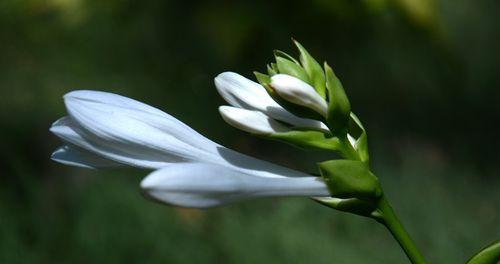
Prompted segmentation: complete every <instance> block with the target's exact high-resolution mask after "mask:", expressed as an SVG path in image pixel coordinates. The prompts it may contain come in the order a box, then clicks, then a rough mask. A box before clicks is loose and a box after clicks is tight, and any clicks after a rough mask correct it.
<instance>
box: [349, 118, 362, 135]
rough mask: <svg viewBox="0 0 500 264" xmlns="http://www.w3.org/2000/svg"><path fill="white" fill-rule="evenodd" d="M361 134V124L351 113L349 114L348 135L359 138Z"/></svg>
mask: <svg viewBox="0 0 500 264" xmlns="http://www.w3.org/2000/svg"><path fill="white" fill-rule="evenodd" d="M363 132H365V128H364V127H363V124H362V123H361V121H360V120H359V118H358V117H357V116H356V115H355V114H354V113H353V112H351V114H350V118H349V134H350V135H351V136H353V137H354V138H359V137H360V136H361V134H363Z"/></svg>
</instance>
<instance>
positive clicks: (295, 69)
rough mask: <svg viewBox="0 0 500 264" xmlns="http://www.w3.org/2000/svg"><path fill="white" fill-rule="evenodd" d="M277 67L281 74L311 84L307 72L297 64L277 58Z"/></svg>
mask: <svg viewBox="0 0 500 264" xmlns="http://www.w3.org/2000/svg"><path fill="white" fill-rule="evenodd" d="M276 65H277V66H278V70H279V73H283V74H288V75H290V76H293V77H295V78H298V79H300V80H302V81H304V82H306V83H309V77H308V76H307V73H306V71H305V70H304V69H303V68H302V67H301V66H300V65H297V64H295V62H293V61H291V60H288V59H286V58H283V57H279V56H276Z"/></svg>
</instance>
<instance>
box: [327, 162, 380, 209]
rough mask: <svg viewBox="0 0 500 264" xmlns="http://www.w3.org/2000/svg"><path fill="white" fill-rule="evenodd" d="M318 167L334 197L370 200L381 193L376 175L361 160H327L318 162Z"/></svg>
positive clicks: (376, 197)
mask: <svg viewBox="0 0 500 264" xmlns="http://www.w3.org/2000/svg"><path fill="white" fill-rule="evenodd" d="M318 167H319V169H320V172H321V176H322V177H323V180H324V181H325V183H326V185H327V186H328V188H329V190H330V193H331V194H332V196H334V197H338V198H358V199H360V200H368V201H370V200H376V199H378V198H379V197H380V196H381V195H382V189H381V187H380V184H379V182H378V179H377V177H376V176H375V175H374V174H373V173H372V172H371V171H370V169H369V168H368V166H367V165H366V164H365V163H363V162H361V161H354V160H329V161H325V162H321V163H319V164H318Z"/></svg>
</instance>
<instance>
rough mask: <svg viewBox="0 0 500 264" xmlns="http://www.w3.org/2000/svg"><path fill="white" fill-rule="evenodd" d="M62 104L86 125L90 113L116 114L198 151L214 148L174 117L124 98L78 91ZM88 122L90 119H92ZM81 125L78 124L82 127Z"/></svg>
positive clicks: (66, 96) (75, 118) (76, 119)
mask: <svg viewBox="0 0 500 264" xmlns="http://www.w3.org/2000/svg"><path fill="white" fill-rule="evenodd" d="M64 101H65V104H66V108H67V109H68V112H69V113H70V115H71V113H75V114H76V116H75V117H73V118H74V120H75V121H77V122H79V123H80V122H83V123H84V124H85V123H89V122H85V121H84V120H81V119H85V117H87V119H88V118H89V116H88V115H89V114H93V113H97V112H101V113H106V114H107V116H106V117H113V115H115V114H117V115H119V116H120V117H122V118H130V119H136V120H141V121H142V122H143V123H147V124H148V125H150V126H152V127H154V128H156V129H158V130H160V131H162V132H165V133H168V134H169V135H172V136H173V137H175V138H176V139H178V140H180V141H182V142H186V143H190V144H191V145H193V146H196V147H197V148H200V147H201V148H204V147H206V148H207V149H206V150H207V151H213V150H214V148H215V147H214V143H213V142H212V141H210V140H209V139H207V138H205V137H204V136H202V135H200V134H199V133H198V132H196V131H195V130H194V129H192V128H191V127H189V126H188V125H186V124H184V123H183V122H181V121H179V120H178V119H176V118H175V117H173V116H171V115H169V114H167V113H165V112H163V111H161V110H159V109H157V108H154V107H152V106H149V105H147V104H144V103H142V102H139V101H137V100H134V99H131V98H128V97H125V96H121V95H117V94H112V93H107V92H101V91H90V90H79V91H72V92H70V93H67V94H66V95H64ZM78 110H83V112H81V113H78ZM85 110H88V111H85ZM89 112H93V113H89ZM85 113H87V115H85ZM78 114H79V115H78ZM78 117H80V118H78ZM90 119H92V117H91V116H90ZM115 123H117V122H115ZM84 124H81V125H83V126H84V127H85V125H84ZM90 125H91V126H92V125H93V124H92V122H90ZM207 143H208V144H207Z"/></svg>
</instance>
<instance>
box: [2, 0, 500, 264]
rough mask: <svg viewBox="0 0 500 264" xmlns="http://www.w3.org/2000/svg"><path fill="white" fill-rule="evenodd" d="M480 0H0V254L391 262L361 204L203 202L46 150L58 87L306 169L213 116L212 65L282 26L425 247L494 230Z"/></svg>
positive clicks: (463, 241)
mask: <svg viewBox="0 0 500 264" xmlns="http://www.w3.org/2000/svg"><path fill="white" fill-rule="evenodd" d="M499 12H500V2H499V1H496V0H482V1H473V0H453V1H451V0H352V1H351V0H310V1H297V2H294V1H281V0H279V1H167V0H166V1H152V0H148V1H133V0H122V1H118V0H111V1H98V0H25V1H18V0H2V1H0V149H1V151H0V263H347V264H351V263H406V261H407V260H406V259H405V256H404V255H403V253H402V251H401V250H400V249H399V248H398V246H397V244H396V242H394V240H393V239H392V238H391V237H390V235H389V233H388V232H386V230H384V229H383V227H381V226H380V225H377V224H376V223H374V222H373V221H371V220H369V219H362V218H360V217H358V216H354V215H348V214H344V213H339V212H336V211H331V210H329V209H328V208H326V207H322V206H321V205H319V204H316V203H314V202H312V201H310V200H308V199H295V198H294V199H272V200H270V199H267V200H265V199H264V200H256V201H248V202H243V203H239V204H234V205H230V206H225V207H221V208H216V209H212V210H206V211H198V210H186V209H179V208H173V207H168V206H162V205H158V204H155V203H152V202H150V201H148V200H146V199H145V198H143V197H142V196H141V194H140V192H139V187H138V183H139V182H140V180H141V178H142V177H143V176H144V175H146V173H147V172H146V171H140V170H133V169H120V170H109V171H108V170H102V171H91V170H84V169H78V168H70V167H65V166H62V165H60V164H56V163H54V162H52V161H50V159H49V157H50V153H51V152H52V150H53V149H55V148H56V147H57V146H58V145H59V144H60V142H59V141H58V140H57V139H56V138H55V136H53V135H51V134H50V133H49V132H48V128H49V127H50V124H51V123H52V122H53V121H54V120H56V119H57V118H59V117H61V116H63V115H64V114H65V110H64V106H63V102H62V95H63V94H64V93H66V92H68V91H71V90H74V89H96V90H104V91H109V92H115V93H119V94H122V95H125V96H128V97H132V98H135V99H139V100H141V101H144V102H146V103H148V104H151V105H154V106H156V107H159V108H161V109H163V110H165V111H167V112H168V113H170V114H172V115H174V116H176V117H178V118H179V119H180V120H182V121H184V122H185V123H187V124H188V125H190V126H192V127H193V128H194V129H196V130H198V131H200V132H201V133H202V134H204V135H206V136H207V137H209V138H211V139H214V140H215V141H217V142H219V143H221V144H223V145H225V146H227V147H230V148H233V149H235V150H239V151H241V152H244V153H247V154H251V155H253V156H256V157H259V158H263V159H268V160H271V161H273V162H276V163H279V164H283V165H286V166H289V167H292V168H296V169H301V170H304V171H310V172H313V171H314V162H315V161H318V160H324V159H326V158H328V155H326V154H325V153H304V152H302V151H300V150H294V149H291V147H289V146H286V145H282V144H278V143H274V142H269V141H266V140H263V139H256V138H253V137H250V136H248V135H246V134H244V133H242V132H241V131H238V130H236V129H233V128H231V127H230V126H228V125H226V124H225V123H224V122H223V121H222V119H221V118H220V116H219V115H218V112H217V106H219V105H221V104H223V101H222V99H221V98H220V97H219V96H218V94H217V92H216V90H215V88H214V85H213V78H214V77H215V76H216V75H217V74H218V73H220V72H223V71H227V70H231V71H236V72H239V73H241V74H243V75H245V76H247V77H252V71H254V70H260V71H264V69H265V64H266V63H268V62H270V61H271V60H272V59H273V57H272V50H273V49H281V50H284V51H286V52H289V53H295V51H294V49H293V45H292V43H291V41H290V37H294V38H296V39H298V40H299V41H300V42H302V44H303V45H304V46H306V48H308V49H309V50H310V52H311V53H312V54H313V55H314V56H315V57H316V58H318V59H319V60H327V61H328V62H329V63H330V65H332V66H333V67H334V70H335V71H336V73H337V75H338V76H339V77H340V78H341V80H342V81H343V83H344V86H345V87H346V90H347V93H348V95H349V96H350V98H351V102H352V105H353V110H354V111H355V112H356V113H357V114H358V116H359V117H360V118H361V120H362V121H363V122H364V124H365V126H366V127H367V130H368V133H369V140H370V142H369V144H370V151H371V158H372V166H373V169H374V171H375V173H376V174H377V175H378V176H379V178H380V179H381V181H382V183H383V185H384V187H385V190H386V193H387V195H388V196H389V198H390V199H391V200H392V201H393V204H394V207H395V209H396V211H397V212H398V213H399V215H400V217H401V219H402V221H403V223H404V224H405V225H406V227H407V229H408V230H409V232H410V234H411V235H412V236H413V238H414V240H415V241H416V243H417V244H418V246H420V247H421V249H422V251H423V253H424V255H425V256H426V257H427V258H428V259H429V261H430V262H431V263H463V262H464V261H465V260H466V259H467V258H468V257H469V256H470V255H471V254H472V253H473V252H475V251H476V250H478V249H479V248H480V247H482V246H484V245H485V244H486V243H489V242H491V241H493V240H495V239H498V238H500V192H499V187H500V178H499V175H498V174H499V172H500V166H499V162H500V159H499V157H500V156H499V155H498V149H499V148H500V142H499V140H498V135H499V134H500V127H499V126H497V123H498V122H499V119H500V117H499V113H500V103H499V102H500V89H499V88H500V87H499V86H500V74H499V70H498V64H499V62H500V52H499V50H498V48H499V47H500V21H499V19H498V14H499Z"/></svg>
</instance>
